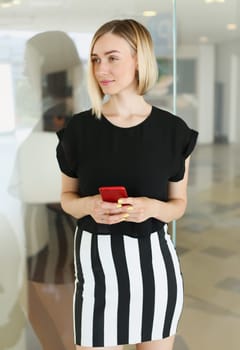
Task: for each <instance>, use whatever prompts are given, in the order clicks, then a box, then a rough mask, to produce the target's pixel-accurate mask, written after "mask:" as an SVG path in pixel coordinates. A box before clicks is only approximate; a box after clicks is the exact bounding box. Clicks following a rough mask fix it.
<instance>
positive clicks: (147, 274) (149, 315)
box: [138, 236, 155, 342]
mask: <svg viewBox="0 0 240 350" xmlns="http://www.w3.org/2000/svg"><path fill="white" fill-rule="evenodd" d="M138 243H139V254H140V262H141V270H142V279H143V309H142V310H143V311H142V342H144V341H149V340H151V337H152V327H153V316H154V304H155V281H154V273H153V266H152V249H151V240H150V236H148V237H144V238H141V239H139V240H138Z"/></svg>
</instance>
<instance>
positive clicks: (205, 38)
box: [199, 36, 208, 44]
mask: <svg viewBox="0 0 240 350" xmlns="http://www.w3.org/2000/svg"><path fill="white" fill-rule="evenodd" d="M199 40H200V42H201V43H203V44H205V43H208V37H207V36H201V37H200V39H199Z"/></svg>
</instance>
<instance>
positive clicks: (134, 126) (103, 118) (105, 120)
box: [101, 106, 154, 130]
mask: <svg viewBox="0 0 240 350" xmlns="http://www.w3.org/2000/svg"><path fill="white" fill-rule="evenodd" d="M153 109H154V106H152V108H151V111H150V113H149V114H148V115H147V116H146V117H145V118H144V120H142V121H141V122H139V123H138V124H136V125H132V126H119V125H115V124H114V123H112V122H111V121H110V120H109V119H108V118H106V117H105V116H104V114H101V119H102V120H104V122H105V123H106V124H108V125H110V126H112V127H113V128H116V129H119V130H130V129H135V128H138V127H141V126H143V125H145V124H148V123H149V121H150V120H151V117H152V115H153Z"/></svg>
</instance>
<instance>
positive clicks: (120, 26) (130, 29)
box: [88, 19, 158, 119]
mask: <svg viewBox="0 0 240 350" xmlns="http://www.w3.org/2000/svg"><path fill="white" fill-rule="evenodd" d="M107 33H112V34H114V35H118V36H119V37H121V38H123V39H125V40H126V41H127V42H128V44H129V45H130V47H131V48H132V49H133V51H134V52H136V54H137V63H138V75H137V89H138V93H139V95H144V94H145V93H146V92H147V91H148V90H150V89H151V88H152V87H153V85H154V84H155V83H156V81H157V78H158V69H157V62H156V57H155V54H154V48H153V42H152V38H151V35H150V33H149V31H148V30H147V29H146V28H145V27H144V26H143V25H142V24H140V23H139V22H137V21H135V20H133V19H122V20H112V21H110V22H107V23H105V24H103V25H102V26H101V27H100V28H99V29H98V30H97V31H96V33H95V35H94V37H93V39H92V42H91V46H90V55H89V59H88V93H89V96H90V100H91V103H92V113H93V114H95V115H96V116H97V118H99V119H100V118H101V108H102V103H103V98H104V94H103V92H102V90H101V88H100V86H99V85H98V82H97V80H96V79H95V76H94V69H93V63H92V60H91V54H92V52H93V48H94V45H95V43H96V41H97V40H98V39H99V38H100V37H101V36H102V35H104V34H107Z"/></svg>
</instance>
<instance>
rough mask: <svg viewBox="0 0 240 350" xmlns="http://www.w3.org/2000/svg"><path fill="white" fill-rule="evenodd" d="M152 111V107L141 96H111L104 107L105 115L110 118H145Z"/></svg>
mask: <svg viewBox="0 0 240 350" xmlns="http://www.w3.org/2000/svg"><path fill="white" fill-rule="evenodd" d="M150 110H151V106H150V105H149V104H148V103H147V102H146V101H145V100H144V98H143V96H140V95H132V96H116V95H115V96H111V97H110V98H109V100H108V101H107V102H106V103H105V104H104V105H103V114H104V115H106V116H109V117H117V116H121V117H122V118H124V117H126V118H128V117H130V116H133V115H135V116H136V115H139V116H145V115H147V114H148V113H149V111H150Z"/></svg>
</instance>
